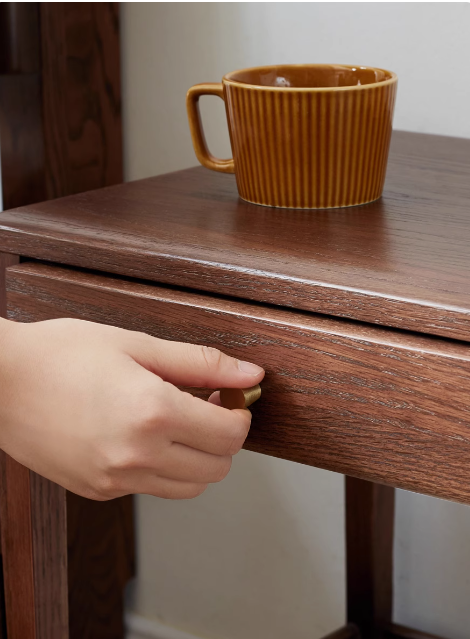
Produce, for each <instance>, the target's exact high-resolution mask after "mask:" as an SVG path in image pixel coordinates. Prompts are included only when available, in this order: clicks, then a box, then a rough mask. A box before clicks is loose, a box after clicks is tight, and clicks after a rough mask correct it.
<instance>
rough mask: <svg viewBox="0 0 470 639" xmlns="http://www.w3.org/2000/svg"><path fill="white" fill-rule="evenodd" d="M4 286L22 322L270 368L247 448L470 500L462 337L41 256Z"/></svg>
mask: <svg viewBox="0 0 470 639" xmlns="http://www.w3.org/2000/svg"><path fill="white" fill-rule="evenodd" d="M6 283H7V303H8V312H9V317H10V318H12V319H15V320H18V321H25V322H30V321H36V320H44V319H51V318H59V317H76V318H82V319H86V320H91V321H95V322H101V323H104V324H113V325H116V326H120V327H123V328H127V329H132V330H138V331H145V332H146V333H149V334H151V335H154V336H157V337H161V338H164V339H172V340H180V341H185V342H195V343H200V344H206V345H209V346H214V347H217V348H220V349H221V350H223V351H224V352H226V353H228V354H230V355H233V356H234V357H238V358H242V359H246V360H250V361H253V362H256V363H257V364H260V365H262V366H263V367H264V368H265V369H266V378H265V380H264V382H263V384H262V388H263V395H262V398H261V400H260V401H259V402H258V403H257V404H255V405H254V406H253V416H254V419H253V426H252V429H251V432H250V435H249V438H248V440H247V442H246V448H247V449H249V450H253V451H257V452H259V453H265V454H267V455H273V456H276V457H282V458H284V459H289V460H292V461H296V462H300V463H304V464H310V465H313V466H318V467H320V468H325V469H328V470H332V471H337V472H341V473H345V474H348V475H352V476H356V477H360V478H363V479H368V480H372V481H376V482H379V483H384V484H389V485H392V486H396V487H400V488H405V489H409V490H414V491H418V492H422V493H427V494H430V495H436V496H440V497H445V498H448V499H453V500H457V501H464V502H470V408H469V403H470V402H469V396H470V346H469V345H467V344H465V343H462V342H457V341H451V340H445V339H440V338H434V337H427V336H423V335H415V334H412V333H407V332H404V331H398V330H392V329H386V328H379V327H375V326H369V325H364V324H360V323H355V322H350V321H347V320H337V319H331V318H328V317H326V316H320V315H315V314H313V313H307V312H301V311H291V310H287V309H286V310H284V309H280V308H277V307H270V306H266V305H262V304H256V303H248V302H243V301H238V300H233V299H225V298H223V297H212V296H209V295H206V294H198V293H194V292H188V291H184V290H176V289H173V288H168V287H163V286H156V285H154V284H146V283H142V282H138V281H131V280H123V279H118V278H114V277H111V276H105V275H99V274H94V273H86V272H82V271H78V270H70V269H65V268H59V267H55V266H51V265H47V264H40V263H33V262H30V263H24V264H21V265H17V266H11V267H9V268H8V269H7V275H6ZM207 394H208V393H207Z"/></svg>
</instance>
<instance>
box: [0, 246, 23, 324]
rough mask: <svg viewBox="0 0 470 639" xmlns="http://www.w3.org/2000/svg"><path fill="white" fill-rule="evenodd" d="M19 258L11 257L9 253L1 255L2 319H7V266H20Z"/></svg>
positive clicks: (0, 295)
mask: <svg viewBox="0 0 470 639" xmlns="http://www.w3.org/2000/svg"><path fill="white" fill-rule="evenodd" d="M19 261H20V260H19V257H18V256H17V255H9V254H8V253H0V317H6V316H7V315H6V313H7V300H6V294H5V269H6V268H7V266H13V264H18V262H19Z"/></svg>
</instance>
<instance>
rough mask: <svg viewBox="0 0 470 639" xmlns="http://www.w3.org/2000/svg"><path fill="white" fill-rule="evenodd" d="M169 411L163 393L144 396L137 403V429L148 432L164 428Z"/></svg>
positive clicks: (166, 398)
mask: <svg viewBox="0 0 470 639" xmlns="http://www.w3.org/2000/svg"><path fill="white" fill-rule="evenodd" d="M169 416H170V410H169V406H168V396H165V393H158V392H155V389H153V391H152V392H150V393H146V394H144V396H143V397H141V398H140V401H139V402H138V408H137V411H136V419H137V424H136V426H137V429H138V430H140V431H144V432H148V431H149V430H154V429H155V428H156V427H158V428H159V429H161V428H164V427H165V425H166V424H167V422H168V418H169Z"/></svg>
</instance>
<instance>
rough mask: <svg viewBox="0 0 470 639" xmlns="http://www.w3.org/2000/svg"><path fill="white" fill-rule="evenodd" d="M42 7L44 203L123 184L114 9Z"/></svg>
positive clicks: (112, 4)
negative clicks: (45, 199)
mask: <svg viewBox="0 0 470 639" xmlns="http://www.w3.org/2000/svg"><path fill="white" fill-rule="evenodd" d="M39 6H40V11H41V14H40V16H41V36H42V37H41V45H42V46H41V54H42V83H43V84H42V92H43V109H44V113H45V118H44V140H45V148H46V187H47V193H48V197H49V198H51V197H60V196H62V195H70V194H71V193H79V192H81V191H87V190H89V189H96V188H98V187H101V186H106V185H109V184H117V183H119V182H122V130H121V83H120V56H119V4H118V3H115V2H58V3H54V2H43V3H40V5H39ZM58 87H59V88H60V89H59V90H58Z"/></svg>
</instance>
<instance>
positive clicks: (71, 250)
mask: <svg viewBox="0 0 470 639" xmlns="http://www.w3.org/2000/svg"><path fill="white" fill-rule="evenodd" d="M469 175H470V140H463V139H457V138H444V137H438V136H429V135H420V134H414V133H404V132H396V133H394V135H393V139H392V148H391V154H390V163H389V168H388V173H387V180H386V185H385V191H384V195H383V197H382V199H380V200H378V201H377V202H375V203H372V204H368V205H364V206H359V207H353V208H346V209H332V210H323V211H321V210H320V211H298V210H297V211H293V210H285V209H273V208H266V207H261V206H256V205H251V204H247V203H245V202H243V201H241V200H240V199H239V198H238V195H237V191H236V186H235V181H234V177H233V176H230V175H223V174H216V173H214V172H211V171H208V170H206V169H203V168H201V167H199V168H196V169H189V170H187V171H181V172H177V173H172V174H169V175H165V176H160V177H157V178H152V179H148V180H142V181H138V182H134V183H130V184H124V185H120V186H116V187H113V188H110V189H101V190H99V191H95V192H92V193H85V194H81V195H77V196H72V197H69V198H65V199H61V200H57V201H54V202H48V203H45V204H39V205H32V206H27V207H24V208H22V209H19V210H16V211H14V212H10V213H3V214H1V215H0V250H5V251H7V252H15V253H18V254H21V255H24V256H29V257H35V258H39V259H46V260H50V261H56V262H58V263H65V264H70V265H75V266H79V267H86V268H91V269H97V270H100V271H103V272H112V273H117V274H119V275H128V276H133V277H139V278H145V279H150V280H154V281H158V282H163V283H170V284H176V285H181V286H188V287H191V288H194V289H197V290H206V291H211V292H216V293H222V294H226V295H231V296H236V297H242V298H246V299H252V300H257V301H263V302H268V303H272V304H276V305H281V306H288V307H294V308H298V309H304V310H309V311H314V312H320V313H325V314H329V315H335V316H340V317H345V318H352V319H356V320H361V321H365V322H371V323H378V324H382V325H384V326H392V327H398V328H404V329H410V330H414V331H419V332H424V333H432V334H436V335H440V336H447V337H454V338H458V339H462V340H468V341H470V295H469V293H470V285H469V279H468V273H469V271H470V251H469V250H468V246H469V244H470V226H469V224H468V218H469V213H468V206H469V204H468V203H469V201H470V180H469V179H468V178H469Z"/></svg>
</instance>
